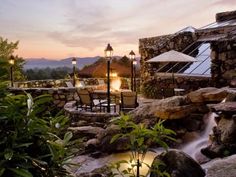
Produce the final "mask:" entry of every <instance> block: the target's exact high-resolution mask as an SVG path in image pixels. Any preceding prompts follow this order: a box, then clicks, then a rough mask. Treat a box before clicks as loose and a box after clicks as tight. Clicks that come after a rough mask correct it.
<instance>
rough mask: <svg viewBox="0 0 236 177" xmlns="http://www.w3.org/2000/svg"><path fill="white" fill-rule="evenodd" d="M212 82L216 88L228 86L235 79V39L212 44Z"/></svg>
mask: <svg viewBox="0 0 236 177" xmlns="http://www.w3.org/2000/svg"><path fill="white" fill-rule="evenodd" d="M211 59H212V66H211V70H212V80H213V83H214V84H215V86H216V87H222V86H226V85H229V84H230V82H231V80H233V79H234V78H236V69H235V68H236V39H234V38H231V40H224V41H215V42H213V43H212V52H211Z"/></svg>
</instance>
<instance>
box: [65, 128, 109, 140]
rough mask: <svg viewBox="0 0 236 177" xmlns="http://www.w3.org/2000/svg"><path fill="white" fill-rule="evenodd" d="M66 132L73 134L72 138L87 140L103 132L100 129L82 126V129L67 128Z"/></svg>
mask: <svg viewBox="0 0 236 177" xmlns="http://www.w3.org/2000/svg"><path fill="white" fill-rule="evenodd" d="M68 130H70V131H72V132H73V135H74V137H83V136H87V137H88V138H89V139H91V138H94V137H96V136H97V135H98V134H101V133H102V132H104V131H105V130H104V129H103V128H101V127H92V126H83V127H69V128H68Z"/></svg>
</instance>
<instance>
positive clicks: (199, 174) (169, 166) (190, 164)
mask: <svg viewBox="0 0 236 177" xmlns="http://www.w3.org/2000/svg"><path fill="white" fill-rule="evenodd" d="M160 161H161V162H163V163H164V165H162V166H159V167H158V168H159V170H160V169H161V171H166V172H167V173H169V174H170V176H171V177H204V176H205V172H204V170H203V169H202V168H201V166H200V165H199V164H198V163H197V162H196V161H194V160H193V159H192V158H191V157H190V156H188V155H187V154H185V153H184V152H182V151H179V150H170V151H168V152H164V153H162V154H160V155H158V156H157V157H156V158H155V159H154V161H153V164H152V168H154V169H155V167H154V166H155V163H160ZM150 177H159V175H158V174H156V172H155V170H154V171H152V172H151V174H150Z"/></svg>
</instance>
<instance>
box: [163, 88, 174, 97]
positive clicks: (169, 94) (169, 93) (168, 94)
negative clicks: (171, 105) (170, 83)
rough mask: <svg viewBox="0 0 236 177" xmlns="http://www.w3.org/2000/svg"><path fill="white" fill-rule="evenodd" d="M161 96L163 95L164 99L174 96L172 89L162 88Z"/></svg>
mask: <svg viewBox="0 0 236 177" xmlns="http://www.w3.org/2000/svg"><path fill="white" fill-rule="evenodd" d="M163 95H164V98H168V97H172V96H175V90H174V88H164V89H163Z"/></svg>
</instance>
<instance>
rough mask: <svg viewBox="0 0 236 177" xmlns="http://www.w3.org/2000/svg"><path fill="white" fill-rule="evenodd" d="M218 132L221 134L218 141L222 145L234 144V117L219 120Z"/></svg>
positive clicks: (235, 140)
mask: <svg viewBox="0 0 236 177" xmlns="http://www.w3.org/2000/svg"><path fill="white" fill-rule="evenodd" d="M235 103H236V102H235ZM218 130H219V131H220V132H221V135H220V141H221V142H222V143H224V144H234V143H236V116H235V118H234V119H225V118H222V119H220V121H219V123H218Z"/></svg>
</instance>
